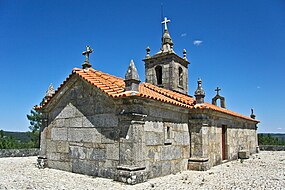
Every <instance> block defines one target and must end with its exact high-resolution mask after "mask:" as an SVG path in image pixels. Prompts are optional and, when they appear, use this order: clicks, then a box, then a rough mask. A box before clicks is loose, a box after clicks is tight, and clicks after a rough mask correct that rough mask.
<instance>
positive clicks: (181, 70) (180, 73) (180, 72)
mask: <svg viewBox="0 0 285 190" xmlns="http://www.w3.org/2000/svg"><path fill="white" fill-rule="evenodd" d="M178 71H179V72H178V73H179V83H178V84H179V86H183V69H182V68H181V67H179V69H178Z"/></svg>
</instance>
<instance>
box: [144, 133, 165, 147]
mask: <svg viewBox="0 0 285 190" xmlns="http://www.w3.org/2000/svg"><path fill="white" fill-rule="evenodd" d="M163 143H164V133H155V132H145V144H146V145H163Z"/></svg>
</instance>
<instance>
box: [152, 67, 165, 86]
mask: <svg viewBox="0 0 285 190" xmlns="http://www.w3.org/2000/svg"><path fill="white" fill-rule="evenodd" d="M154 70H155V77H156V84H157V85H159V86H160V85H161V86H162V74H163V73H162V66H160V65H157V66H156V67H155V68H154Z"/></svg>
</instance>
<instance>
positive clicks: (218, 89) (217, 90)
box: [215, 87, 221, 95]
mask: <svg viewBox="0 0 285 190" xmlns="http://www.w3.org/2000/svg"><path fill="white" fill-rule="evenodd" d="M220 90H221V89H220V88H219V87H217V88H216V90H215V91H216V92H217V95H219V91H220Z"/></svg>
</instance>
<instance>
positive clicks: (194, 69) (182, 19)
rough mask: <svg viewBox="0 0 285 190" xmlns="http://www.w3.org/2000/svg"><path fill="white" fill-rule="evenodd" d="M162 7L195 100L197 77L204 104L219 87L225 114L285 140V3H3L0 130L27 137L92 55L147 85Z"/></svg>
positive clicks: (99, 64) (106, 68)
mask: <svg viewBox="0 0 285 190" xmlns="http://www.w3.org/2000/svg"><path fill="white" fill-rule="evenodd" d="M161 3H162V4H163V7H164V11H163V13H164V16H167V17H168V18H169V19H170V20H171V22H170V23H169V25H168V28H169V32H170V35H171V37H172V40H173V42H174V50H175V51H176V53H177V54H178V55H180V56H182V50H183V49H184V48H185V49H186V50H187V58H188V60H189V61H190V62H191V64H190V65H189V94H190V95H193V94H194V91H195V89H196V87H197V79H198V78H199V77H201V78H202V80H203V87H204V89H205V91H206V101H208V102H211V99H212V97H213V96H214V95H215V91H214V89H215V88H216V87H217V86H219V87H220V88H221V89H222V91H221V92H220V94H221V95H223V96H225V98H226V104H227V108H228V109H231V110H233V111H236V112H239V113H242V114H244V115H249V114H250V109H251V108H254V110H255V114H256V115H257V119H259V120H261V123H260V124H259V129H258V131H259V132H278V133H285V124H284V123H285V117H284V106H285V100H284V97H285V88H284V87H285V85H284V81H285V74H284V72H285V66H284V65H285V61H284V60H285V49H284V47H285V1H283V0H274V1H272V0H248V1H245V0H241V1H226V0H224V1H222V0H221V1H211V0H202V1H200V0H199V1H198V0H195V1H194V0H188V1H186V0H184V1H181V0H177V1H152V0H144V1H131V0H129V1H124V0H122V1H112V0H109V1H89V0H81V1H75V0H74V1H65V0H60V1H58V0H49V1H43V0H25V1H22V0H17V1H15V0H0V64H1V74H0V81H1V82H0V89H1V93H0V105H1V107H0V108H1V109H0V118H1V122H0V129H3V130H9V131H27V130H28V126H29V122H28V120H27V119H26V114H28V113H29V112H30V110H31V108H32V107H33V106H34V105H35V104H39V102H40V101H41V99H42V98H43V97H44V95H45V91H46V90H47V88H48V86H49V84H50V83H52V84H53V85H54V86H55V88H57V87H58V86H59V85H60V84H61V83H62V81H63V80H64V79H65V78H66V77H67V76H68V75H69V74H70V73H71V70H72V68H74V67H81V64H82V63H83V61H84V56H82V55H81V53H82V51H84V49H85V46H86V45H90V46H91V47H92V48H93V49H94V52H93V53H92V54H91V56H90V61H91V63H92V65H93V68H95V69H97V70H100V71H103V72H106V73H109V74H112V75H116V76H120V77H124V75H125V72H126V70H127V67H128V64H129V62H130V60H131V59H133V60H134V62H135V64H136V67H137V69H138V72H139V75H140V78H141V80H142V81H144V63H143V62H142V59H143V58H144V57H145V54H146V52H145V48H146V47H147V46H149V47H150V48H151V55H152V54H154V53H156V52H157V51H158V50H159V48H160V46H161V35H162V26H161ZM197 40H198V41H201V43H198V44H197V43H195V44H194V43H193V42H194V41H196V42H197Z"/></svg>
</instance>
